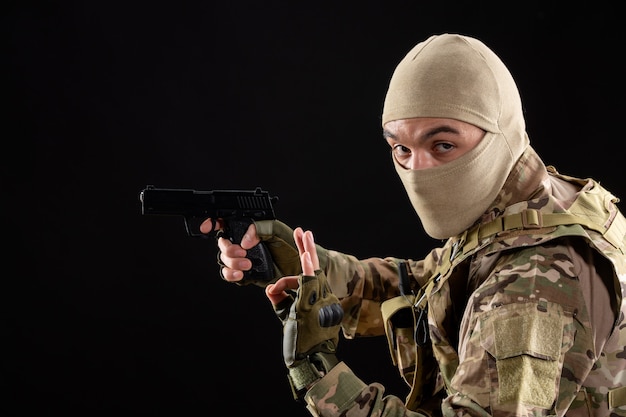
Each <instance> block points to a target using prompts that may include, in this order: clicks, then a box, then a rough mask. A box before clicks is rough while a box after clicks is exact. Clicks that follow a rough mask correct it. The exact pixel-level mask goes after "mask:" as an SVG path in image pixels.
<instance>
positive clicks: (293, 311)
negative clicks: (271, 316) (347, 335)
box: [274, 270, 343, 400]
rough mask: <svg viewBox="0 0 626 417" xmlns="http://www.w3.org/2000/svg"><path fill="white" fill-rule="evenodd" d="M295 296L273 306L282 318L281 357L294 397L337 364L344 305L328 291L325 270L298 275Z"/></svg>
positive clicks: (297, 396)
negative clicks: (310, 274) (312, 273)
mask: <svg viewBox="0 0 626 417" xmlns="http://www.w3.org/2000/svg"><path fill="white" fill-rule="evenodd" d="M298 282H299V284H300V286H299V288H298V289H297V290H296V293H295V296H290V297H287V298H286V299H285V300H283V301H282V302H280V303H279V304H278V305H276V306H275V307H274V310H275V311H276V315H277V316H278V318H279V319H280V320H281V321H282V322H283V358H284V361H285V365H286V366H287V368H288V370H289V383H290V385H291V388H292V391H293V394H294V398H295V399H296V400H298V399H301V398H302V396H303V395H304V393H305V392H306V390H307V389H308V387H309V386H310V385H311V384H313V383H314V382H315V381H317V380H318V379H320V378H321V377H322V376H323V375H324V374H325V373H327V372H328V371H329V370H330V369H331V368H332V367H334V366H335V365H336V364H337V362H338V361H337V358H336V356H335V352H336V348H337V343H338V341H339V330H340V325H341V321H342V319H343V309H342V308H341V305H340V304H339V299H338V298H337V297H336V296H335V295H334V294H333V293H332V292H331V291H330V287H329V286H328V283H327V281H326V274H325V273H324V272H323V271H321V270H317V271H315V276H306V275H300V277H299V279H298Z"/></svg>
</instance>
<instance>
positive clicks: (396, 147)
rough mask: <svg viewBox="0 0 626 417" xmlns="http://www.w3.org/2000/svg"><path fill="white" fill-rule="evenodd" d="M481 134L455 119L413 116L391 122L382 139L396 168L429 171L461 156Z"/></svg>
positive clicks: (473, 144) (470, 125)
mask: <svg viewBox="0 0 626 417" xmlns="http://www.w3.org/2000/svg"><path fill="white" fill-rule="evenodd" d="M483 136H485V131H484V130H482V129H481V128H479V127H476V126H474V125H472V124H469V123H466V122H461V121H459V120H455V119H444V118H431V117H416V118H412V119H401V120H392V121H390V122H387V123H386V124H385V126H384V129H383V137H384V138H385V139H386V140H387V143H388V144H389V146H390V147H391V152H392V154H393V156H394V158H395V159H396V161H398V163H399V164H400V165H402V166H403V167H404V168H407V169H424V168H432V167H436V166H438V165H442V164H445V163H447V162H450V161H454V160H455V159H457V158H459V157H461V156H462V155H465V154H466V153H467V152H469V151H471V150H472V149H474V147H475V146H476V145H478V143H479V142H480V141H481V139H482V138H483Z"/></svg>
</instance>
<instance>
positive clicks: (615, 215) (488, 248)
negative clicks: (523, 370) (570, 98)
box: [381, 166, 626, 410]
mask: <svg viewBox="0 0 626 417" xmlns="http://www.w3.org/2000/svg"><path fill="white" fill-rule="evenodd" d="M547 168H548V172H549V173H550V175H554V176H556V177H559V178H561V179H563V180H565V181H568V182H571V183H575V184H578V185H579V186H580V187H583V189H582V191H581V192H580V193H579V196H578V197H577V199H576V200H575V201H574V203H573V204H572V206H571V207H570V208H569V209H567V210H565V211H562V212H545V211H542V210H541V209H539V210H536V209H532V208H524V209H521V210H519V211H518V212H514V211H515V205H514V206H511V207H509V208H507V210H506V211H505V213H504V215H502V216H500V217H498V218H496V219H494V220H493V221H491V222H488V223H485V224H479V225H477V226H474V227H473V228H471V229H469V230H467V231H465V232H464V233H462V234H461V235H459V236H456V237H453V238H450V239H449V240H448V241H447V242H446V244H445V246H444V247H443V248H442V256H441V257H440V259H439V263H438V266H437V268H436V270H435V271H434V273H433V274H432V276H431V277H430V279H429V280H428V281H427V282H426V284H425V285H424V286H423V287H422V288H421V289H420V290H419V291H418V292H417V293H416V294H408V293H403V292H402V291H401V293H402V295H400V296H398V297H395V298H392V299H389V300H387V301H385V302H383V303H382V305H381V312H382V316H383V320H384V323H385V332H386V336H387V341H388V344H389V349H390V352H391V356H392V360H393V362H394V365H396V366H397V367H398V368H399V369H400V372H401V374H402V376H403V378H404V379H405V381H406V382H407V383H408V384H409V386H410V387H411V390H410V392H409V394H408V396H407V398H406V401H405V403H406V406H407V408H409V409H411V410H415V409H416V408H418V406H419V404H420V403H421V402H422V399H423V397H424V396H425V395H430V394H432V393H431V392H425V382H426V381H427V380H428V379H429V378H432V375H426V374H428V373H431V372H433V369H432V366H431V367H430V368H429V366H428V365H429V364H427V363H426V361H427V359H428V357H429V354H430V353H431V352H429V351H432V353H434V356H435V357H436V358H438V357H439V355H438V352H437V347H435V346H432V344H431V343H430V341H429V340H427V335H424V332H428V323H427V321H426V317H427V315H426V314H425V313H426V312H427V311H428V308H429V304H428V299H429V296H430V295H431V294H432V293H433V291H437V289H438V288H440V286H441V285H442V284H443V283H444V282H445V281H446V280H447V279H448V278H449V277H450V275H451V274H452V271H453V270H454V269H455V268H456V267H457V266H459V265H460V264H461V263H462V262H463V261H465V260H467V259H468V258H469V257H470V256H472V255H474V254H476V253H477V252H479V251H480V252H481V255H483V254H485V255H486V254H490V253H494V252H498V251H503V250H505V249H506V250H510V249H512V248H515V247H516V246H515V243H514V242H516V241H519V240H518V239H514V238H512V237H517V236H520V235H531V236H532V239H529V240H525V241H524V244H523V245H524V246H529V243H528V242H529V241H531V242H533V243H531V244H534V245H539V244H543V243H545V242H547V241H549V240H552V239H556V238H559V237H563V236H579V237H581V238H583V239H585V240H586V241H587V242H588V243H589V244H590V245H591V246H592V247H593V248H595V249H596V250H597V251H598V252H599V253H600V254H602V255H603V256H604V257H606V258H607V259H608V260H609V261H610V263H611V265H612V266H613V271H614V274H613V275H614V286H615V288H614V289H615V291H614V294H615V297H616V303H617V304H616V305H617V306H621V311H626V308H625V307H624V304H626V297H625V295H624V293H623V291H626V279H625V278H624V277H625V276H626V256H624V254H625V252H626V219H625V218H624V216H623V215H622V213H621V212H620V211H619V210H618V208H617V206H616V203H617V202H619V199H618V198H616V197H615V196H613V195H612V194H611V193H610V192H608V191H607V190H606V189H604V188H603V187H602V186H600V184H599V183H598V182H596V181H594V180H590V179H589V180H583V179H578V178H574V177H570V176H565V175H562V174H559V173H557V172H556V170H555V169H554V167H551V166H549V167H547ZM589 182H591V184H592V186H591V187H589V186H587V187H586V185H587V184H588V183H589ZM525 207H528V205H525ZM521 246H522V245H521V244H519V245H517V247H521ZM400 275H401V280H400V281H401V282H402V281H403V279H402V278H403V277H402V275H403V274H402V269H400ZM620 276H621V277H622V278H621V280H622V282H620V278H619V277H620ZM407 313H408V314H407ZM407 317H410V319H409V322H410V323H409V324H408V325H407V320H406V318H407ZM399 318H402V321H404V324H401V325H399V324H398V322H399V320H398V319H399ZM397 338H401V339H402V340H404V341H405V342H406V341H408V342H407V343H404V344H403V346H400V344H399V343H397V342H396V340H397ZM407 346H410V347H409V348H407ZM457 359H458V358H457ZM447 362H449V361H447ZM457 366H458V360H457V361H456V362H455V363H446V364H443V365H442V364H441V363H440V364H439V372H441V374H442V377H443V380H444V381H448V382H449V381H450V380H451V378H452V376H453V375H454V373H455V371H456V368H457ZM446 385H447V384H446ZM429 389H430V387H429ZM607 395H608V403H609V408H614V407H619V406H624V405H626V386H625V387H621V388H617V389H614V390H612V391H609V393H608V394H607Z"/></svg>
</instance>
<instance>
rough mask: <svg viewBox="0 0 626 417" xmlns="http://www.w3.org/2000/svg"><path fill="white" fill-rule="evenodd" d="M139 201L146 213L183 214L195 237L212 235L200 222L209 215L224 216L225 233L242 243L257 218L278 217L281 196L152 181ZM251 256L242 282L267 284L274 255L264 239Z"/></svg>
mask: <svg viewBox="0 0 626 417" xmlns="http://www.w3.org/2000/svg"><path fill="white" fill-rule="evenodd" d="M139 201H141V214H143V215H158V216H182V217H183V219H184V223H185V229H186V230H187V234H188V235H189V236H193V237H202V238H206V237H208V236H209V235H207V234H204V233H202V232H200V224H201V223H202V222H203V221H204V220H206V219H207V218H209V217H210V218H211V219H218V218H221V219H223V220H224V223H225V226H224V230H223V234H222V235H221V236H223V237H226V238H228V239H230V240H231V241H232V242H234V243H240V242H241V238H242V237H243V235H244V233H245V232H246V230H248V226H249V225H250V224H251V223H253V222H254V221H255V220H273V219H276V215H275V214H274V204H275V203H276V201H278V197H276V196H274V197H270V195H269V193H268V192H267V191H263V190H262V189H261V188H260V187H257V188H256V189H255V190H212V191H197V190H190V189H179V188H157V187H155V186H154V185H148V186H146V188H144V189H143V190H142V191H141V193H140V194H139ZM211 234H214V232H212V233H211ZM247 257H248V259H250V260H251V261H252V268H251V269H250V270H249V271H244V277H243V279H242V280H241V281H240V282H239V283H240V284H242V285H246V284H250V283H260V284H263V283H268V282H270V281H272V280H273V279H274V273H273V263H272V257H271V255H270V253H269V250H268V249H267V247H266V246H265V244H264V243H263V242H261V243H260V244H258V245H256V246H255V247H253V248H251V249H249V250H248V254H247Z"/></svg>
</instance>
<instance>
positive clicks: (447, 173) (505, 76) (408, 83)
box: [382, 34, 529, 239]
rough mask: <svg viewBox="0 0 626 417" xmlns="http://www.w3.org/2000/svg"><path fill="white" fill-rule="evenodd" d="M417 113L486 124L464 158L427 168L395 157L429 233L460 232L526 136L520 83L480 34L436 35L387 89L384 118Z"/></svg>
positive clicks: (488, 199)
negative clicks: (477, 36)
mask: <svg viewBox="0 0 626 417" xmlns="http://www.w3.org/2000/svg"><path fill="white" fill-rule="evenodd" d="M415 117H437V118H450V119H457V120H461V121H463V122H467V123H471V124H473V125H475V126H478V127H480V128H481V129H483V130H485V131H486V134H485V136H484V137H483V139H482V140H481V141H480V142H479V144H478V145H477V146H476V147H475V148H474V149H472V150H471V151H470V152H468V153H467V154H465V155H463V156H461V157H460V158H459V159H457V160H455V161H452V162H449V163H446V164H443V165H440V166H437V167H433V168H428V169H424V170H412V169H406V168H403V167H402V166H400V165H399V164H398V163H397V162H396V161H395V158H393V161H394V165H395V167H396V171H397V172H398V175H399V177H400V179H401V181H402V183H403V184H404V187H405V189H406V191H407V194H408V196H409V199H410V201H411V203H412V205H413V208H414V209H415V211H416V212H417V215H418V216H419V218H420V220H421V222H422V224H423V226H424V229H425V230H426V233H428V234H429V235H430V236H431V237H433V238H436V239H446V238H449V237H451V236H455V235H457V234H459V233H461V232H463V231H464V230H466V229H467V228H469V227H470V226H471V225H472V224H473V223H475V222H476V221H477V220H478V219H479V218H480V216H481V215H482V214H483V213H484V212H485V211H486V210H487V209H488V208H489V206H490V204H491V203H492V202H493V201H494V200H495V198H496V196H497V194H498V192H499V191H500V189H501V188H502V186H503V185H504V182H505V181H506V178H507V177H508V174H509V173H510V172H511V169H512V168H513V165H514V164H515V162H516V161H517V159H519V157H520V156H521V155H522V153H523V152H524V150H525V149H526V147H527V146H528V144H529V141H528V136H527V135H526V131H525V129H526V127H525V123H524V118H523V112H522V105H521V99H520V96H519V92H518V90H517V86H516V84H515V82H514V80H513V77H512V76H511V74H510V72H509V71H508V69H507V68H506V66H505V65H504V63H503V62H502V61H501V60H500V58H498V57H497V56H496V55H495V54H494V53H493V52H492V51H491V50H490V49H489V48H487V46H485V45H484V44H483V43H482V42H480V41H479V40H477V39H474V38H470V37H467V36H462V35H453V34H443V35H435V36H431V37H430V38H428V39H427V40H425V41H423V42H420V43H418V44H417V45H416V46H415V47H414V48H413V49H412V50H411V51H409V53H408V54H407V55H406V56H405V57H404V58H403V59H402V60H401V61H400V63H399V64H398V66H397V67H396V69H395V71H394V73H393V75H392V77H391V81H390V83H389V89H388V91H387V95H386V97H385V102H384V107H383V115H382V124H383V127H384V125H385V123H387V122H389V121H391V120H399V119H409V118H415Z"/></svg>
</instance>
